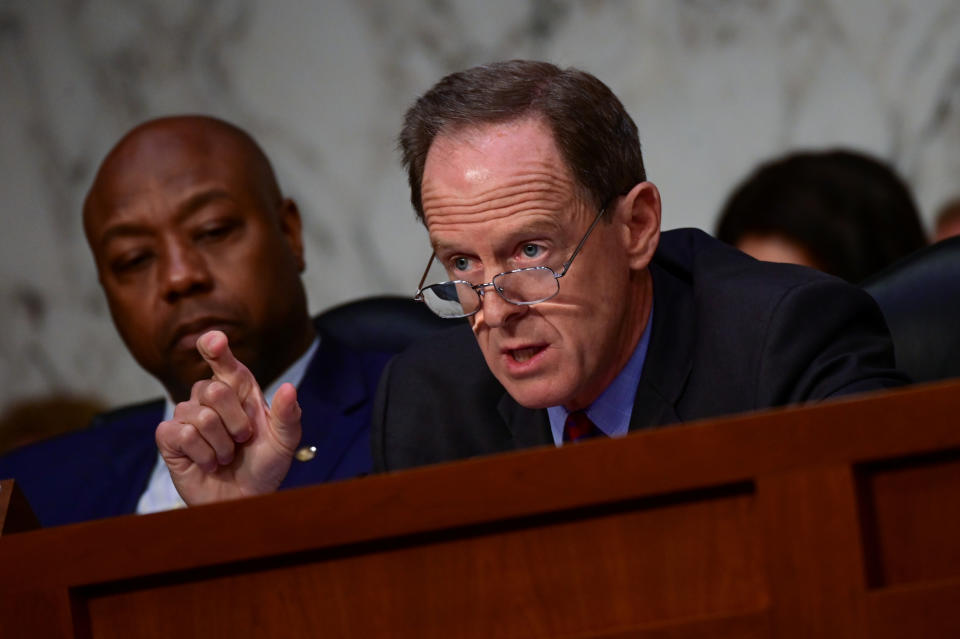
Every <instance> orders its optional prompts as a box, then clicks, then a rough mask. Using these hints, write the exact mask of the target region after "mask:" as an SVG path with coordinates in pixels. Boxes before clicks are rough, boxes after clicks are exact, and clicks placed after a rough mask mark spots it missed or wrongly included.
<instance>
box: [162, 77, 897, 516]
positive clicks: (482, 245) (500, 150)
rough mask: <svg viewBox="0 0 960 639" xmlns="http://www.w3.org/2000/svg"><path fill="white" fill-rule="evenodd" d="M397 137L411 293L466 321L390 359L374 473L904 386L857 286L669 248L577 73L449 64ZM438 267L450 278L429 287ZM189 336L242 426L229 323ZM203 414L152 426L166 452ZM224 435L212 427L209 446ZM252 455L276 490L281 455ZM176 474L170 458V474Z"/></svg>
mask: <svg viewBox="0 0 960 639" xmlns="http://www.w3.org/2000/svg"><path fill="white" fill-rule="evenodd" d="M400 142H401V147H402V150H403V159H404V164H405V165H406V167H407V169H408V173H409V182H410V189H411V201H412V203H413V206H414V209H415V210H416V212H417V214H418V216H419V217H420V219H421V220H422V221H423V222H424V224H425V225H426V227H427V231H428V232H429V235H430V241H431V244H432V246H433V249H434V252H433V255H432V256H431V257H430V261H429V262H428V267H427V271H425V272H424V276H423V278H422V279H421V282H420V285H419V291H418V293H417V297H418V298H419V299H422V300H423V301H424V302H425V303H426V304H427V305H428V306H429V307H430V309H431V310H433V311H434V312H435V313H436V314H438V315H440V316H442V317H447V318H451V319H456V318H462V317H466V318H468V323H469V326H468V327H464V326H460V327H454V328H453V329H451V331H450V332H449V334H445V335H444V336H442V337H435V338H432V339H431V340H430V341H429V342H424V343H422V344H418V345H415V346H413V347H411V348H410V349H408V350H407V351H405V353H404V354H402V355H400V356H398V357H397V358H396V359H395V360H394V361H393V362H392V363H391V364H390V365H389V367H388V373H386V374H385V375H384V379H383V381H382V382H381V385H380V391H379V393H378V403H377V406H376V408H375V409H374V426H373V429H374V433H373V445H374V457H375V459H376V463H377V467H378V468H379V469H380V470H389V469H394V468H404V467H407V466H414V465H418V464H425V463H433V462H438V461H445V460H450V459H458V458H463V457H469V456H473V455H480V454H485V453H492V452H497V451H503V450H510V449H514V448H520V447H525V446H533V445H539V444H549V443H553V444H555V445H562V444H565V443H570V442H576V441H579V440H581V439H584V438H586V437H591V436H596V435H605V436H611V437H618V436H621V435H624V434H626V433H627V432H628V431H629V430H630V429H636V428H642V427H646V426H653V425H658V424H669V423H674V422H678V421H685V420H689V419H696V418H698V417H708V416H713V415H719V414H723V413H727V412H735V411H740V410H748V409H752V408H760V407H765V406H772V405H777V404H782V403H787V402H795V401H805V400H811V399H819V398H825V397H833V396H836V395H840V394H844V393H851V392H858V391H865V390H871V389H878V388H886V387H890V386H896V385H898V384H901V383H903V382H904V381H905V380H904V378H903V376H902V375H900V374H899V373H898V372H897V371H895V370H894V368H893V354H892V348H891V344H890V338H889V334H888V333H887V330H886V327H885V325H884V322H883V318H882V316H881V315H880V312H879V310H878V309H877V307H876V305H875V304H874V303H873V302H872V301H871V299H870V298H869V297H868V296H866V294H864V293H863V292H861V291H859V290H857V289H855V288H853V287H851V286H849V285H847V284H844V283H843V282H841V281H839V280H836V279H833V278H830V277H828V276H825V275H822V274H818V273H815V272H813V271H810V270H807V269H802V268H799V267H791V266H784V265H763V264H761V263H759V262H756V261H755V260H752V259H751V258H748V257H746V256H744V255H742V254H741V253H739V252H737V251H735V250H733V249H731V248H729V247H726V246H724V245H721V244H719V243H718V242H716V241H714V240H712V239H711V238H709V237H707V236H705V235H704V234H702V233H699V232H697V231H674V232H672V233H667V234H665V235H664V236H663V242H662V243H661V235H660V195H659V192H658V191H657V188H656V187H655V186H654V185H653V184H651V183H650V182H648V181H646V176H645V173H644V168H643V161H642V159H641V154H640V143H639V139H638V135H637V129H636V126H635V125H634V123H633V121H632V120H631V119H630V116H629V115H627V113H626V111H625V110H624V108H623V105H622V104H621V103H620V101H619V100H618V99H617V98H616V96H615V95H613V93H612V92H611V91H610V89H609V88H608V87H607V86H606V85H604V84H603V83H602V82H600V81H599V80H597V79H596V78H595V77H593V76H591V75H589V74H586V73H583V72H581V71H577V70H574V69H569V70H561V69H559V68H557V67H555V66H553V65H551V64H547V63H542V62H528V61H512V62H505V63H498V64H493V65H489V66H483V67H476V68H473V69H469V70H467V71H463V72H461V73H455V74H453V75H450V76H447V77H446V78H444V79H442V80H441V81H440V82H439V83H438V84H437V85H435V86H434V87H433V88H432V89H431V90H430V91H428V92H427V93H426V94H425V95H424V96H423V97H422V98H420V99H419V100H418V101H417V102H416V103H415V104H414V106H413V107H412V108H411V109H410V110H409V111H408V112H407V115H406V118H405V121H404V128H403V131H402V133H401V135H400ZM434 261H435V262H436V263H437V264H439V265H440V267H441V268H442V270H443V274H442V275H441V276H440V279H443V280H445V281H442V282H438V283H436V284H430V285H428V286H424V283H425V282H426V281H427V277H428V275H429V274H430V267H431V265H432V264H433V263H434ZM434 281H435V280H434ZM199 345H200V346H201V348H203V349H204V351H205V352H206V354H207V356H208V358H209V359H211V365H212V367H213V370H214V374H215V376H216V377H217V378H218V379H220V380H221V381H222V382H223V383H224V384H225V385H226V386H228V387H229V388H231V389H233V390H234V393H233V394H227V395H228V396H229V397H228V398H226V399H225V400H224V401H223V402H220V403H216V402H208V403H206V404H205V405H204V407H205V408H207V409H211V410H213V411H214V412H216V413H217V414H218V416H219V417H220V421H221V430H222V431H224V432H227V433H233V432H245V431H246V430H247V429H249V428H251V425H250V423H249V422H250V420H246V419H244V418H243V416H242V415H239V414H238V412H237V411H236V410H235V409H234V408H232V406H231V404H234V403H237V402H243V401H245V398H246V397H247V396H248V394H249V393H250V392H251V388H252V381H251V378H250V376H249V373H246V372H245V371H244V370H243V369H242V367H237V366H236V365H235V364H234V362H233V361H232V359H231V357H230V351H229V348H227V344H226V340H225V339H223V336H222V335H219V334H213V335H211V336H204V337H203V338H201V340H200V342H199ZM221 357H223V358H225V361H224V364H223V365H221V364H220V362H219V358H221ZM227 399H229V401H227ZM196 410H199V407H197V409H196ZM284 410H285V412H284V413H283V415H282V416H278V418H277V419H275V420H274V421H276V422H278V423H281V424H287V425H289V424H294V423H295V422H296V421H297V417H298V415H297V411H296V410H295V406H294V404H292V403H291V404H289V405H288V406H287V408H285V409H284ZM185 415H186V414H185ZM197 421H198V420H196V419H194V420H193V421H192V422H190V420H187V422H188V423H187V424H170V425H167V426H161V431H163V430H166V431H169V433H170V434H171V436H170V442H171V445H174V444H175V442H176V438H175V437H173V436H172V434H174V433H177V432H181V429H187V430H189V428H190V423H194V424H195V423H196V422H197ZM261 423H263V424H266V423H267V420H261ZM261 427H262V426H261ZM194 430H195V431H196V430H198V429H196V427H194ZM281 430H282V428H281ZM165 437H166V435H163V434H158V439H164V438H165ZM223 439H224V437H223V436H222V434H218V433H217V432H216V429H212V430H211V436H210V437H207V438H206V440H207V446H208V448H209V449H211V450H214V451H219V450H220V447H221V444H220V443H218V442H219V441H222V440H223ZM162 447H163V444H161V448H162ZM197 448H198V452H199V453H203V454H205V455H206V456H207V457H209V456H210V454H211V453H210V452H209V451H208V450H206V449H204V448H203V447H199V446H198V447H197ZM198 460H199V462H198V463H202V461H203V460H202V459H201V458H199V457H198ZM256 463H257V464H262V466H263V468H264V469H265V472H261V473H254V474H257V475H258V476H260V477H263V478H264V481H262V482H260V483H258V484H257V489H258V490H269V489H270V488H271V485H276V483H277V482H278V476H279V475H278V474H277V473H276V472H275V469H276V468H282V463H283V459H282V457H281V456H280V455H276V456H274V457H273V458H272V459H271V458H269V456H268V455H264V456H263V457H262V458H259V459H258V460H257V462H256ZM250 465H251V466H253V465H254V461H253V460H250ZM187 470H189V468H188V465H187V464H186V463H182V464H178V465H177V468H174V466H171V473H172V474H173V475H174V480H175V481H177V476H178V475H179V476H181V477H186V475H187V472H186V471H187ZM195 485H198V486H199V482H197V483H196V484H195ZM224 492H228V491H224ZM217 497H218V496H217V495H216V494H215V491H213V490H209V491H204V490H198V491H196V492H194V493H191V494H190V497H188V498H187V500H188V502H191V503H192V502H193V501H205V500H207V499H210V498H217Z"/></svg>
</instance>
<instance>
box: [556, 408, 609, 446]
mask: <svg viewBox="0 0 960 639" xmlns="http://www.w3.org/2000/svg"><path fill="white" fill-rule="evenodd" d="M603 434H604V433H603V431H602V430H600V429H599V428H597V425H596V424H594V423H593V422H592V421H590V418H589V417H587V413H586V411H582V410H575V411H573V412H572V413H570V414H569V415H567V421H566V422H564V424H563V441H564V443H567V442H578V441H581V440H584V439H590V438H591V437H596V436H598V435H603Z"/></svg>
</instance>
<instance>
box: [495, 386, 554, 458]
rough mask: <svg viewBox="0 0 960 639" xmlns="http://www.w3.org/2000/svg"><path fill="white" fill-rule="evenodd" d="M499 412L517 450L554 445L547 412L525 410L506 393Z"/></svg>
mask: <svg viewBox="0 0 960 639" xmlns="http://www.w3.org/2000/svg"><path fill="white" fill-rule="evenodd" d="M497 411H498V412H499V413H500V416H501V417H503V420H504V422H505V423H506V424H507V428H509V429H510V433H511V434H512V435H513V443H514V446H515V448H530V447H533V446H545V445H547V444H552V443H553V433H552V432H551V431H550V419H549V418H548V417H547V411H546V410H532V409H529V408H524V407H523V406H521V405H520V404H518V403H517V402H516V401H515V400H514V399H513V398H512V397H510V395H509V393H507V392H506V391H504V393H503V397H501V398H500V402H499V404H498V405H497Z"/></svg>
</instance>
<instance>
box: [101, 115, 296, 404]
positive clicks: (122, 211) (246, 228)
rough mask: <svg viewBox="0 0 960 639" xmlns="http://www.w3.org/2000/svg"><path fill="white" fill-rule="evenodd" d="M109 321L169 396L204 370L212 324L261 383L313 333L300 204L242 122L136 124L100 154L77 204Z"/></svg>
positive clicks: (186, 119) (193, 119)
mask: <svg viewBox="0 0 960 639" xmlns="http://www.w3.org/2000/svg"><path fill="white" fill-rule="evenodd" d="M83 222H84V230H85V232H86V236H87V241H88V242H89V244H90V248H91V250H92V251H93V255H94V259H95V260H96V264H97V272H98V274H99V277H100V282H101V284H102V285H103V288H104V292H105V293H106V296H107V301H108V303H109V305H110V312H111V314H112V316H113V319H114V323H115V324H116V326H117V330H118V331H119V332H120V335H121V337H123V340H124V342H125V343H126V344H127V347H128V348H129V349H130V352H131V353H132V354H133V356H134V357H135V358H136V359H137V361H138V362H139V363H140V365H141V366H143V367H144V368H145V369H146V370H147V371H149V372H150V373H151V374H153V375H154V376H155V377H157V378H158V379H159V380H160V381H161V382H162V383H163V384H164V385H165V386H166V388H167V390H168V391H169V392H170V395H171V396H172V397H173V398H174V400H176V401H181V400H182V399H185V398H186V397H187V396H189V392H190V387H191V386H192V384H193V383H194V382H196V381H197V380H199V379H201V378H203V377H205V376H207V375H208V374H209V372H208V369H207V367H206V364H205V363H204V362H203V360H202V359H201V358H200V357H199V355H198V354H197V352H196V349H195V347H194V345H195V343H196V338H197V337H198V336H199V335H200V334H201V333H202V332H204V331H205V330H209V329H211V328H219V329H221V330H223V331H224V332H226V334H227V336H228V337H229V338H230V343H231V347H232V349H233V351H234V353H235V354H236V355H237V356H238V358H239V359H240V360H241V361H243V362H244V363H245V364H247V366H248V367H249V368H250V369H251V370H252V371H253V372H254V374H255V375H256V376H257V378H258V380H259V381H260V382H261V383H262V384H264V385H266V384H268V383H269V382H270V381H272V380H273V379H274V378H275V377H276V376H277V375H279V374H280V372H282V371H283V369H284V368H286V367H287V366H288V365H289V364H291V363H292V362H293V360H295V359H296V358H297V357H298V356H299V355H300V354H302V353H303V352H304V351H305V350H306V348H307V346H309V344H310V341H311V340H312V339H313V329H312V326H311V324H310V320H309V316H308V315H307V307H306V294H305V292H304V290H303V285H302V283H301V281H300V272H301V271H302V270H303V268H304V261H303V245H302V240H301V226H300V215H299V212H298V211H297V207H296V205H295V204H294V203H293V202H292V201H291V200H289V199H284V198H283V196H282V195H281V192H280V187H279V186H278V185H277V180H276V177H275V175H274V172H273V168H272V167H271V165H270V161H269V160H268V159H267V157H266V155H265V154H264V153H263V151H262V150H261V149H260V147H259V145H257V143H256V142H255V141H254V140H253V139H252V138H251V137H250V136H249V135H248V134H247V133H246V132H245V131H243V130H242V129H240V128H238V127H236V126H234V125H232V124H230V123H228V122H224V121H223V120H218V119H216V118H211V117H208V116H198V115H189V116H174V117H166V118H160V119H156V120H150V121H148V122H145V123H143V124H140V125H139V126H137V127H136V128H134V129H133V130H131V131H130V132H129V133H127V134H126V135H124V136H123V138H122V139H121V140H120V141H119V142H118V143H117V144H116V145H115V146H114V147H113V149H112V150H111V151H110V152H109V153H108V154H107V157H106V158H105V159H104V161H103V163H102V165H101V166H100V169H99V170H98V171H97V175H96V177H95V179H94V181H93V185H92V186H91V187H90V191H89V193H88V194H87V197H86V200H85V202H84V207H83Z"/></svg>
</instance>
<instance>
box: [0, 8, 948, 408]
mask: <svg viewBox="0 0 960 639" xmlns="http://www.w3.org/2000/svg"><path fill="white" fill-rule="evenodd" d="M514 57H531V58H541V59H548V60H551V61H553V62H556V63H558V64H560V65H563V66H567V65H573V66H578V67H581V68H584V69H586V70H588V71H591V72H593V73H594V74H596V75H597V76H599V77H600V78H601V79H602V80H604V81H605V82H606V83H607V84H609V85H610V86H611V88H613V90H614V91H615V92H616V93H617V94H618V95H619V96H620V97H621V99H622V100H623V101H624V103H625V104H626V105H627V108H628V109H629V111H630V112H631V113H632V115H633V116H634V119H635V120H636V122H637V124H638V126H639V128H640V134H641V140H642V142H643V145H644V152H645V160H646V164H647V170H648V173H649V175H650V179H651V180H652V181H654V182H656V183H657V184H658V185H659V187H660V189H661V192H662V195H663V201H664V228H674V227H679V226H699V227H702V228H705V229H708V230H709V229H712V228H713V220H714V217H715V215H716V213H717V211H718V209H719V207H720V206H721V204H722V202H723V199H724V198H725V196H726V194H727V193H728V191H729V190H730V188H731V187H732V186H733V185H734V184H735V183H736V182H737V181H739V180H740V179H741V178H742V177H743V176H744V175H745V174H746V173H747V172H748V171H749V170H750V169H751V168H752V167H753V166H754V165H755V164H756V163H757V162H759V161H761V160H763V159H765V158H768V157H770V156H772V155H776V154H780V153H782V152H785V151H787V150H790V149H795V148H800V147H803V148H815V147H833V146H839V145H842V146H847V147H852V148H855V149H862V150H866V151H869V152H872V153H874V154H876V155H879V156H881V157H883V158H886V159H888V160H889V161H891V162H892V163H893V164H894V165H895V166H896V167H897V168H898V169H899V170H900V171H901V173H902V174H903V175H904V176H905V177H906V178H907V180H908V181H909V183H910V184H911V185H912V186H913V187H914V189H915V191H916V194H917V197H918V200H919V203H920V205H921V208H922V209H923V213H924V216H925V219H926V221H927V224H928V225H929V224H930V219H931V218H932V215H933V214H934V212H935V210H936V209H937V207H938V206H939V205H940V204H942V203H943V201H944V200H946V199H948V198H950V197H952V196H954V195H956V194H957V193H960V183H958V179H957V178H958V177H960V114H958V108H960V2H957V1H956V0H885V1H878V0H806V1H804V0H726V1H721V0H686V1H674V2H667V1H662V0H661V1H658V0H649V1H636V2H633V1H630V2H628V1H616V2H614V1H611V2H603V1H599V0H593V1H589V0H580V1H574V0H496V1H489V2H477V1H476V0H316V1H312V2H311V1H308V0H299V1H295V0H276V1H274V2H266V1H259V2H258V1H256V0H219V1H218V0H211V1H207V2H194V1H187V0H184V1H181V2H174V1H171V0H139V1H137V0H39V1H38V0H6V1H4V2H3V3H0V195H2V210H0V215H2V217H3V225H2V229H3V230H2V233H0V261H2V268H0V308H2V309H3V312H2V314H0V407H2V406H3V405H7V404H9V403H10V402H12V401H14V400H16V399H18V398H23V397H30V396H39V395H44V394H48V393H53V392H58V393H78V394H89V395H93V396H96V397H99V398H101V399H102V400H103V401H105V402H107V403H109V404H119V403H125V402H128V401H132V400H137V399H142V398H147V397H150V396H155V395H157V394H158V391H159V387H158V385H157V383H156V382H154V381H153V380H152V379H151V378H150V377H148V376H147V375H146V374H145V373H143V372H142V371H140V369H139V368H138V367H137V365H136V364H135V363H134V362H133V360H132V359H131V358H130V357H129V355H127V353H126V350H125V349H124V347H123V345H122V343H121V342H120V340H119V338H118V337H117V336H116V334H115V332H114V329H113V326H112V324H111V321H110V318H109V314H108V312H107V308H106V304H105V302H104V299H103V296H102V294H101V291H100V288H99V286H98V284H97V280H96V275H95V272H94V269H93V265H92V260H91V257H90V255H89V253H88V249H87V247H86V244H85V241H84V239H83V234H82V230H81V224H80V206H81V201H82V199H83V196H84V193H85V190H86V188H87V187H88V186H89V183H90V181H91V180H92V177H93V174H94V171H95V170H96V167H97V165H98V163H99V162H100V160H101V159H102V157H103V155H104V154H105V153H106V151H107V150H108V149H109V148H110V146H112V144H113V143H114V142H115V141H116V140H117V139H118V138H119V137H120V136H121V135H122V134H123V133H124V132H125V131H126V130H128V129H129V128H131V127H132V126H133V125H135V124H137V123H139V122H140V121H142V120H145V119H147V118H151V117H155V116H159V115H165V114H172V113H183V112H203V113H210V114H214V115H217V116H220V117H223V118H226V119H228V120H231V121H233V122H235V123H237V124H239V125H240V126H242V127H244V128H246V129H248V130H249V131H250V132H251V133H252V134H253V135H254V137H256V138H257V139H258V140H259V141H260V142H261V143H262V145H263V146H264V148H265V149H266V151H267V154H268V155H269V156H270V157H271V158H272V160H273V162H274V165H275V168H276V170H277V173H278V175H279V178H280V181H281V184H282V187H283V189H284V190H285V191H286V193H287V194H288V195H290V196H292V197H294V198H295V199H297V200H298V202H299V204H300V207H301V211H302V212H303V214H304V216H305V233H306V242H307V261H308V271H307V273H306V276H305V279H306V285H307V289H308V293H309V296H310V300H311V306H312V309H313V310H314V311H318V310H321V309H324V308H326V307H329V306H332V305H334V304H337V303H339V302H342V301H345V300H348V299H351V298H356V297H360V296H366V295H372V294H377V293H385V292H390V293H403V294H409V293H412V290H413V288H414V287H415V285H416V283H417V279H418V277H419V275H420V269H422V267H423V264H424V262H425V260H426V259H427V256H428V253H429V251H428V244H427V240H426V236H425V233H424V231H423V229H422V228H421V227H420V226H419V225H418V224H417V223H416V222H415V220H414V216H413V212H412V210H411V208H410V205H409V201H408V193H407V188H406V185H405V181H404V176H403V174H402V172H401V170H400V168H399V162H398V159H397V154H396V152H395V149H394V146H395V143H394V138H395V135H396V133H397V131H398V128H399V125H400V121H401V116H402V114H403V111H404V110H405V109H406V107H407V106H408V105H409V104H410V103H411V101H412V100H413V99H414V98H415V97H416V96H417V95H418V94H419V93H421V92H422V91H424V90H425V89H427V88H428V87H429V86H430V85H431V84H433V82H435V81H436V80H438V79H439V78H440V77H441V76H443V75H444V74H446V73H449V72H451V71H454V70H458V69H461V68H464V67H467V66H471V65H474V64H478V63H482V62H488V61H491V60H495V59H505V58H514Z"/></svg>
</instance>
